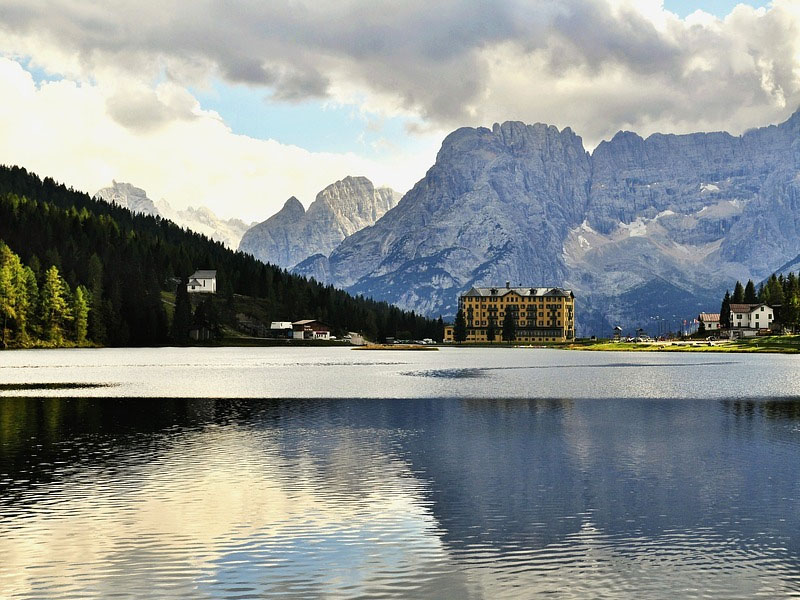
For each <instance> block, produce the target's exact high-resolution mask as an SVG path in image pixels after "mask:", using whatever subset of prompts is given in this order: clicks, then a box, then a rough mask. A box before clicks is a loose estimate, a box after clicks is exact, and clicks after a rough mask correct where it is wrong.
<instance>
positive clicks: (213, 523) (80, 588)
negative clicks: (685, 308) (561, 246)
mask: <svg viewBox="0 0 800 600" xmlns="http://www.w3.org/2000/svg"><path fill="white" fill-rule="evenodd" d="M798 398H800V357H793V356H780V355H750V356H748V355H731V354H636V353H589V352H585V353H584V352H565V351H557V350H533V349H493V350H481V349H453V348H447V349H443V350H442V351H440V352H388V351H386V352H383V351H381V352H378V351H368V352H363V351H362V352H359V351H352V350H349V349H338V348H321V349H314V348H296V349H276V348H258V349H241V348H222V349H169V348H167V349H142V350H138V349H137V350H70V351H21V352H5V353H0V597H2V598H80V599H87V598H131V597H140V598H179V597H182V598H262V597H280V598H284V597H297V598H308V597H320V596H326V597H365V598H384V597H392V598H394V597H402V598H421V597H431V598H530V597H535V596H537V595H542V596H544V595H547V596H548V597H553V598H595V597H602V598H672V597H681V598H685V597H697V598H699V597H702V598H726V599H727V598H753V597H764V598H785V597H800V399H798Z"/></svg>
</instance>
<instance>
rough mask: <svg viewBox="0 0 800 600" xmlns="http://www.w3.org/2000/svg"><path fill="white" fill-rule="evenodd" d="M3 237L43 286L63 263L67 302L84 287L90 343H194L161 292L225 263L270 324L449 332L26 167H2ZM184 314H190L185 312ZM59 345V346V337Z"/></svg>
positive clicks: (223, 291) (224, 284)
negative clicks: (308, 321) (173, 319)
mask: <svg viewBox="0 0 800 600" xmlns="http://www.w3.org/2000/svg"><path fill="white" fill-rule="evenodd" d="M0 239H2V240H3V241H4V242H5V243H6V244H7V245H8V246H9V247H10V248H11V250H13V252H12V254H13V253H16V256H17V257H18V259H19V260H20V262H21V264H22V265H25V266H27V268H28V269H30V271H31V272H33V278H32V279H35V280H36V283H37V285H38V286H39V287H41V286H42V285H43V283H42V282H43V277H44V274H46V273H48V272H49V271H50V268H51V267H55V269H56V271H55V272H56V273H57V274H58V277H59V278H60V281H61V282H62V284H63V288H64V289H65V290H69V294H66V293H65V294H64V297H65V298H68V299H69V300H71V299H73V298H74V296H75V295H77V294H78V292H77V290H78V289H79V288H80V289H81V292H80V293H81V294H82V295H83V296H84V299H85V302H86V303H87V306H88V316H87V333H86V339H87V340H88V341H90V342H92V343H96V344H100V345H109V346H128V345H131V346H138V345H158V344H164V343H169V342H179V341H181V340H184V339H185V338H184V335H183V331H184V325H185V323H183V322H181V321H179V323H183V324H182V325H181V331H180V333H178V332H176V331H175V328H174V327H171V326H170V323H169V322H168V318H167V314H166V311H165V309H164V305H163V302H162V294H161V293H162V291H170V292H174V291H175V289H176V285H175V280H176V279H185V278H186V277H188V276H189V275H190V274H191V273H192V272H194V270H196V269H216V271H217V290H218V294H219V295H220V296H222V297H223V298H225V299H227V300H228V305H230V306H232V304H233V297H234V294H239V295H243V296H252V297H255V298H260V299H262V300H263V301H264V305H265V306H266V307H267V311H266V312H267V314H268V319H267V320H269V319H271V320H275V321H284V320H299V319H302V318H313V319H319V320H321V321H324V322H326V323H328V324H329V325H331V327H332V328H333V330H334V332H335V333H343V332H346V331H360V332H362V333H364V334H365V335H366V336H367V337H369V338H370V339H377V340H380V339H385V338H386V337H387V336H396V335H397V332H398V331H404V332H409V333H411V337H413V338H415V339H420V338H425V337H430V338H433V339H441V336H442V329H443V324H442V322H441V319H439V321H435V320H432V319H428V318H425V317H423V316H422V315H418V314H415V313H414V312H411V311H403V310H400V309H398V308H397V307H395V306H392V305H390V304H388V303H386V302H378V301H375V300H372V299H369V298H364V297H362V296H356V297H353V296H351V295H349V294H347V293H346V292H343V291H341V290H337V289H335V288H334V287H333V286H325V285H322V284H320V283H318V282H316V281H314V280H313V279H311V280H307V279H306V278H304V277H299V276H296V275H292V274H290V273H289V272H287V271H286V270H284V269H281V268H279V267H276V266H274V265H268V264H264V263H261V262H260V261H257V260H256V259H255V258H253V257H252V256H250V255H248V254H244V253H242V252H234V251H232V250H230V249H228V248H226V247H225V246H224V245H223V244H221V243H220V242H216V241H213V240H211V239H209V238H207V237H206V236H204V235H201V234H197V233H194V232H190V231H187V230H184V229H181V228H180V227H178V226H177V225H175V224H174V223H173V222H171V221H169V220H167V219H162V218H160V217H153V216H148V215H141V214H134V213H131V212H130V211H129V210H128V209H126V208H122V207H120V206H117V205H114V204H109V203H106V202H104V201H101V200H95V199H93V198H91V197H90V196H89V195H87V194H85V193H82V192H78V191H75V190H73V189H71V188H67V187H65V186H64V185H63V184H58V183H56V182H55V181H53V180H52V179H50V178H45V179H44V180H42V179H40V178H39V177H37V176H36V175H34V174H32V173H28V172H27V171H26V170H25V169H23V168H20V167H5V166H0ZM24 270H25V267H23V271H24ZM26 277H30V276H29V275H26ZM178 287H180V286H178ZM9 289H10V288H9ZM5 294H6V292H5V291H3V289H0V295H3V299H2V302H3V306H6V305H8V306H11V304H12V302H11V300H10V299H6V298H5ZM69 300H68V302H69ZM176 308H177V307H176ZM198 310H199V311H200V315H199V317H198V316H197V314H196V313H197V312H198V311H195V314H192V315H191V316H190V317H188V319H189V322H190V323H191V322H194V321H196V320H200V321H204V322H205V321H209V322H211V324H212V325H214V319H217V320H218V319H219V315H214V314H210V311H212V307H211V306H210V304H209V305H207V306H205V307H204V308H203V309H200V307H198ZM189 312H190V313H191V307H190V310H189ZM212 312H213V311H212ZM10 314H11V313H10V312H9V313H8V314H5V313H4V315H5V318H6V319H8V320H9V321H10V322H11V323H12V324H14V327H15V328H17V325H16V323H17V321H16V317H11V316H10ZM26 314H27V313H26ZM4 315H0V318H3V316H4ZM179 318H183V319H185V318H187V317H186V314H185V313H181V315H180V316H179ZM70 323H73V324H74V321H71V320H70V319H69V318H66V317H65V321H64V325H63V326H62V337H63V336H65V335H66V337H64V338H63V339H66V340H69V339H72V338H70V335H72V336H73V338H74V334H72V333H71V332H70V333H64V332H67V331H68V327H67V325H68V324H70ZM172 325H174V323H173V324H172ZM26 327H27V323H26ZM15 331H17V332H18V328H17V329H15ZM26 331H27V330H26ZM23 337H24V336H23ZM42 339H45V338H42ZM52 343H53V344H57V343H59V342H58V341H57V337H56V338H55V339H53V341H52Z"/></svg>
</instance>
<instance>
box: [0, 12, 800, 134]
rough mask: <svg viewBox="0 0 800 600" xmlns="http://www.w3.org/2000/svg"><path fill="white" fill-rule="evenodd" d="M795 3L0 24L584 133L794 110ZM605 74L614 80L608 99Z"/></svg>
mask: <svg viewBox="0 0 800 600" xmlns="http://www.w3.org/2000/svg"><path fill="white" fill-rule="evenodd" d="M646 3H647V2H645V4H646ZM651 4H655V3H653V2H651ZM793 6H794V5H793V2H792V0H775V2H773V5H772V8H771V9H770V10H769V11H767V12H766V14H761V15H757V14H756V13H754V12H753V11H749V10H740V11H738V12H735V13H734V14H732V15H731V16H729V17H728V18H727V19H726V21H725V22H724V23H718V24H717V25H715V26H712V27H707V26H702V25H695V26H690V25H687V24H686V23H685V22H682V21H679V20H678V19H677V18H668V19H667V20H666V25H663V24H662V25H658V24H656V23H654V22H653V21H652V20H651V19H650V18H648V17H647V16H646V15H645V14H643V12H642V11H641V10H638V9H637V8H635V5H634V3H633V2H632V1H631V2H630V3H629V4H628V5H625V4H624V3H623V2H621V0H613V1H612V0H539V1H537V2H533V1H530V0H440V1H438V2H436V3H431V2H429V1H422V0H406V1H402V2H376V1H375V0H342V1H339V2H330V3H326V2H317V1H316V0H314V1H302V0H296V1H284V2H279V1H275V2H261V1H256V0H226V1H223V0H202V1H197V0H182V1H173V2H153V1H148V0H142V1H141V2H130V1H122V0H105V1H104V2H101V3H96V2H88V1H86V2H75V1H74V0H5V2H4V7H3V10H2V11H0V28H4V29H5V30H6V32H9V33H13V34H24V35H28V36H32V37H34V38H36V39H39V40H42V41H43V43H52V42H55V43H56V44H57V45H58V46H59V47H60V48H61V49H62V50H64V51H65V52H68V53H70V54H72V55H74V56H78V57H80V60H81V61H82V62H83V63H84V65H85V66H86V68H87V70H88V71H89V72H91V71H92V70H93V69H95V68H97V67H98V66H104V65H107V64H114V65H122V66H124V67H125V68H128V69H129V70H133V71H142V73H140V75H143V76H144V77H148V76H152V74H151V73H149V72H148V70H153V69H156V70H161V71H162V72H163V71H165V72H167V73H168V74H169V76H170V77H171V78H173V79H174V80H177V81H179V82H181V83H187V82H188V81H186V80H189V79H192V78H196V77H198V75H201V76H206V77H209V76H221V77H223V78H225V79H227V80H228V81H230V82H236V83H246V84H251V85H263V86H269V87H270V88H272V90H273V91H272V96H271V97H272V98H273V99H275V100H281V101H290V102H295V101H300V100H303V99H306V98H320V97H325V96H326V95H327V94H329V93H330V90H331V89H332V84H335V83H344V84H347V85H349V86H354V87H355V88H358V89H362V90H366V91H368V92H372V93H375V94H378V95H379V96H381V97H388V98H394V99H395V101H396V102H397V103H399V104H400V105H402V106H404V107H405V108H407V109H409V110H412V111H414V112H416V113H417V114H419V115H420V116H422V117H423V118H424V119H426V120H429V121H430V122H433V123H437V124H439V125H441V126H443V127H449V126H454V125H461V124H468V123H474V122H475V121H479V122H491V121H493V120H503V119H506V118H520V119H524V120H538V119H539V118H540V117H539V115H542V118H547V117H549V116H550V115H552V114H553V113H554V111H556V110H559V111H560V112H559V113H558V114H560V115H561V116H562V118H567V119H571V121H572V122H571V123H565V124H573V125H575V126H576V128H580V127H584V128H585V129H584V130H586V129H590V130H591V129H592V126H593V122H594V120H596V119H602V118H603V117H604V115H620V116H618V117H616V121H615V122H614V126H620V125H622V124H628V125H636V124H637V123H640V124H648V123H649V124H652V125H653V126H656V125H657V124H659V123H670V122H671V123H682V122H685V123H687V126H688V124H694V125H695V126H699V125H702V124H705V123H716V122H718V121H719V118H720V112H723V113H725V112H727V113H728V115H730V114H732V113H736V112H737V111H738V112H740V113H741V114H742V115H744V114H745V113H746V114H747V115H751V113H752V112H753V110H751V109H753V107H762V108H763V111H762V112H763V113H764V114H765V116H766V117H767V118H772V117H773V116H774V115H775V114H776V113H778V112H782V113H784V114H785V113H787V112H790V111H791V110H792V109H793V108H795V107H796V106H797V105H798V104H800V81H798V79H799V77H798V72H800V69H799V68H798V66H799V65H798V61H800V59H799V58H798V52H799V51H800V48H799V47H798V45H799V44H800V42H798V40H800V32H798V31H797V27H798V22H799V21H800V15H798V12H797V9H796V6H795V8H792V7H793ZM517 65H519V67H517ZM698 65H699V66H698ZM703 65H705V67H704V66H703ZM526 69H529V70H526ZM609 74H611V75H614V74H616V75H617V76H619V74H622V75H621V77H622V79H621V80H624V84H622V85H620V86H619V87H618V92H619V94H618V97H616V98H615V97H614V95H613V94H610V93H608V91H606V90H604V86H605V85H606V81H607V79H608V77H609V76H610V75H609ZM503 78H506V79H509V80H510V79H513V80H514V82H515V87H514V88H513V89H506V86H504V85H503V81H499V79H503ZM593 81H594V82H595V83H596V86H595V87H596V89H594V90H593V88H592V86H591V85H587V82H589V83H591V82H593ZM573 82H575V83H574V85H573ZM566 84H569V85H571V86H572V88H574V89H575V90H577V91H576V92H575V94H574V95H573V96H569V94H568V93H566V92H565V91H564V89H563V88H567V87H569V85H566ZM559 87H560V88H562V89H555V88H559ZM587 94H589V97H586V95H587ZM526 107H527V108H526ZM109 111H110V112H112V111H113V112H112V114H120V115H122V114H135V113H136V111H131V110H129V109H127V108H126V109H124V110H123V109H120V108H119V107H109ZM743 118H744V116H742V119H743ZM734 120H735V119H734ZM754 124H758V122H757V123H754ZM600 129H601V128H600V127H594V128H593V130H592V131H590V132H589V135H590V136H591V135H601V134H602V132H601V131H600Z"/></svg>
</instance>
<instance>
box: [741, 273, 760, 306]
mask: <svg viewBox="0 0 800 600" xmlns="http://www.w3.org/2000/svg"><path fill="white" fill-rule="evenodd" d="M744 302H745V304H755V303H756V302H758V297H757V296H756V286H755V284H754V283H753V280H752V279H748V280H747V286H746V287H745V288H744Z"/></svg>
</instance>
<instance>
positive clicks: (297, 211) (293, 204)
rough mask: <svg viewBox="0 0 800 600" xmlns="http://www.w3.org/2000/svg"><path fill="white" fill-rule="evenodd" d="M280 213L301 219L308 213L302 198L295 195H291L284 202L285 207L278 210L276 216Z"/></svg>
mask: <svg viewBox="0 0 800 600" xmlns="http://www.w3.org/2000/svg"><path fill="white" fill-rule="evenodd" d="M278 214H280V215H283V216H286V217H293V218H297V219H299V218H300V217H302V216H303V215H304V214H306V209H305V207H304V206H303V203H302V202H300V200H298V199H297V198H295V197H294V196H291V197H290V198H289V199H288V200H287V201H286V202H284V203H283V207H282V208H281V209H280V210H279V211H278V213H276V216H277V215H278Z"/></svg>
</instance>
